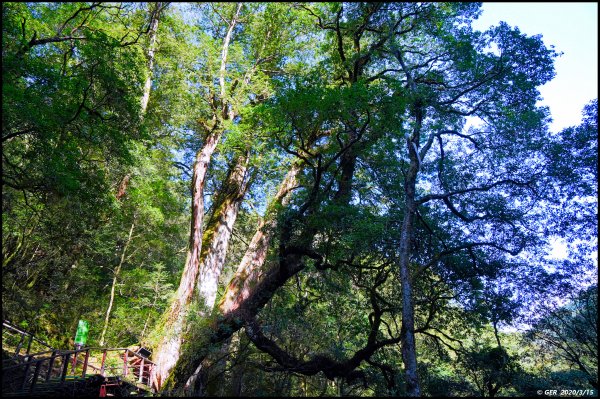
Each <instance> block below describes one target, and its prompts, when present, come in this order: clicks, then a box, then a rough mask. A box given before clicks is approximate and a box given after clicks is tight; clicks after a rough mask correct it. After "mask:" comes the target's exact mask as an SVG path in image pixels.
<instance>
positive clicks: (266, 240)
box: [219, 165, 300, 314]
mask: <svg viewBox="0 0 600 399" xmlns="http://www.w3.org/2000/svg"><path fill="white" fill-rule="evenodd" d="M299 171H300V167H299V166H297V165H294V166H292V169H290V171H289V172H288V173H287V174H286V176H285V178H284V179H283V181H282V182H281V184H280V185H279V190H278V191H277V194H275V197H274V198H273V200H272V202H271V204H270V205H269V207H268V209H267V212H266V214H265V218H264V220H263V221H262V222H261V223H260V225H259V227H258V229H257V230H256V233H254V236H253V237H252V241H250V245H248V249H247V250H246V253H245V254H244V257H243V258H242V261H241V262H240V264H239V266H238V268H237V271H236V273H235V275H234V276H233V278H232V279H231V281H230V282H229V285H228V286H227V290H226V291H225V294H224V295H223V298H222V299H221V302H220V303H219V310H220V312H221V313H222V314H226V313H229V312H231V311H233V310H235V309H237V308H238V307H239V306H240V304H241V303H242V302H243V301H244V300H246V299H247V298H248V296H249V295H250V290H251V287H252V286H253V285H255V284H256V282H257V281H258V280H259V279H260V277H261V275H262V272H263V270H262V266H263V264H264V262H265V259H266V257H267V250H268V249H269V244H270V242H271V239H272V237H273V234H274V232H275V229H276V228H277V213H276V209H277V208H278V207H279V206H285V205H287V203H288V202H289V196H287V194H288V193H289V192H290V191H291V190H292V189H293V188H294V187H295V186H296V176H297V175H298V172H299Z"/></svg>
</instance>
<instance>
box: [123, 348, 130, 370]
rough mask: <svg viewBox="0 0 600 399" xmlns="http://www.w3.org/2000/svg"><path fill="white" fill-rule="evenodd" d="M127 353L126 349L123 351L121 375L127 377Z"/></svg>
mask: <svg viewBox="0 0 600 399" xmlns="http://www.w3.org/2000/svg"><path fill="white" fill-rule="evenodd" d="M127 352H129V350H128V349H125V353H124V354H123V375H124V376H127V368H128V367H127Z"/></svg>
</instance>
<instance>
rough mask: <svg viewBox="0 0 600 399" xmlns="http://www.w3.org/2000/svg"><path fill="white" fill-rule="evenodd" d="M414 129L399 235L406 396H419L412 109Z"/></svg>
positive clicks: (417, 113) (418, 117) (415, 166)
mask: <svg viewBox="0 0 600 399" xmlns="http://www.w3.org/2000/svg"><path fill="white" fill-rule="evenodd" d="M415 108H416V110H415V119H416V123H415V128H414V132H413V135H412V137H410V138H409V139H407V140H406V146H407V150H408V153H409V158H410V166H409V168H408V171H407V174H406V180H405V183H404V190H405V202H404V218H403V220H402V231H401V235H400V244H399V247H400V248H399V252H400V259H399V263H400V265H399V266H400V283H401V291H402V327H401V337H402V361H403V363H404V375H405V378H406V393H407V395H408V396H421V387H420V384H419V377H418V375H417V351H416V345H415V315H414V313H415V310H414V303H413V295H412V281H411V275H410V245H411V241H412V237H413V224H414V218H415V214H416V209H417V208H416V206H417V205H416V202H415V187H416V181H417V174H418V172H419V167H420V158H419V154H418V152H417V151H418V148H419V147H418V146H419V139H420V132H421V124H422V120H423V115H422V110H421V109H420V107H418V106H417V107H415Z"/></svg>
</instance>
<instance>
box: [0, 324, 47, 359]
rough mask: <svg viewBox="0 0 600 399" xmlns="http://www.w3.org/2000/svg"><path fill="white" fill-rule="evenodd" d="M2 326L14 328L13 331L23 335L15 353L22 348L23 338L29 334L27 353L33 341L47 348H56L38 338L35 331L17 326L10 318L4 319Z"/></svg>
mask: <svg viewBox="0 0 600 399" xmlns="http://www.w3.org/2000/svg"><path fill="white" fill-rule="evenodd" d="M2 327H5V328H8V329H9V330H13V331H15V332H17V333H19V334H20V335H21V342H19V345H18V346H17V352H16V353H15V355H16V354H17V353H18V352H19V350H20V349H21V344H22V341H23V338H24V336H25V335H27V336H29V344H28V346H27V352H26V354H29V349H30V348H31V342H32V341H36V342H37V343H39V344H42V345H43V346H45V347H46V348H50V349H54V348H53V347H52V346H50V345H49V344H47V343H46V342H44V341H42V340H41V339H38V338H36V337H35V335H33V333H30V332H28V331H24V330H21V329H20V328H18V327H16V326H15V325H13V324H12V323H11V322H9V321H8V320H3V321H2Z"/></svg>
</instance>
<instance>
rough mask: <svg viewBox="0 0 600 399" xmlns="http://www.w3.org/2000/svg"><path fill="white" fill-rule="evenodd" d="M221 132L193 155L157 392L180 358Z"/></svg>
mask: <svg viewBox="0 0 600 399" xmlns="http://www.w3.org/2000/svg"><path fill="white" fill-rule="evenodd" d="M221 133H222V130H220V129H218V130H217V131H215V132H213V133H212V134H210V135H209V136H208V138H207V140H206V142H205V143H204V146H203V147H202V148H201V149H200V151H198V153H197V155H196V162H195V164H194V168H193V175H192V220H191V231H190V241H189V248H188V253H187V257H186V261H185V266H184V269H183V273H182V275H181V280H180V282H179V288H178V289H177V292H176V294H175V297H174V298H173V302H172V303H171V306H170V307H169V309H168V311H167V313H166V314H165V317H164V320H163V324H162V325H161V326H159V328H161V329H162V333H163V339H162V341H161V342H160V344H159V346H158V348H156V350H155V352H154V362H155V363H156V364H157V365H156V366H155V367H154V368H153V370H152V376H151V381H152V386H153V388H154V389H156V390H159V389H160V387H161V385H162V382H163V381H164V380H165V379H166V378H167V376H168V375H169V372H170V370H171V369H172V368H173V366H174V365H175V362H176V361H177V359H178V357H179V351H180V348H181V340H182V335H183V325H184V319H185V314H186V311H187V308H188V305H189V304H190V302H191V301H192V295H193V293H194V287H195V286H196V279H197V276H198V272H199V270H200V269H199V267H200V263H201V262H200V254H201V250H202V222H203V220H204V184H205V181H206V174H207V171H208V166H209V164H210V159H211V156H212V154H213V153H214V151H215V148H216V146H217V143H218V142H219V139H220V137H221Z"/></svg>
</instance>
